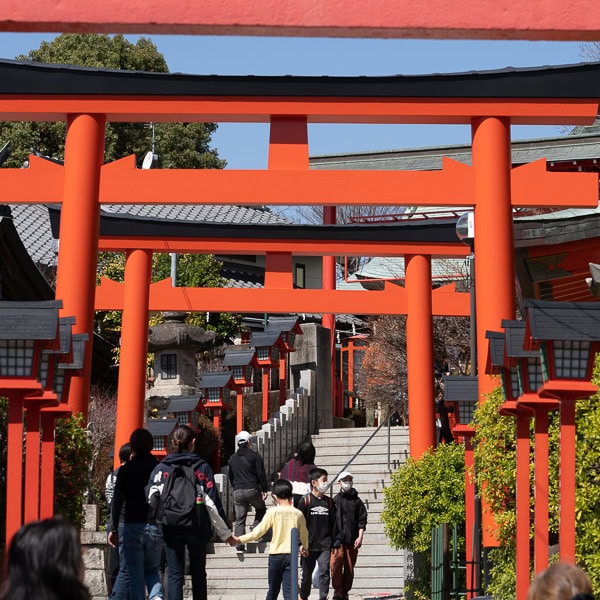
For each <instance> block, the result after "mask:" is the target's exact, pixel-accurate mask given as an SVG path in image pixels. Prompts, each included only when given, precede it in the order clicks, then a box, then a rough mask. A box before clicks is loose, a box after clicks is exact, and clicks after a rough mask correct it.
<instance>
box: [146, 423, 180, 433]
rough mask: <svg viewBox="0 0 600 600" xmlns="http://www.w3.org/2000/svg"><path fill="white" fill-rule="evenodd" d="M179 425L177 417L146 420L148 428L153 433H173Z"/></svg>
mask: <svg viewBox="0 0 600 600" xmlns="http://www.w3.org/2000/svg"><path fill="white" fill-rule="evenodd" d="M175 427H177V419H150V420H149V421H146V429H147V430H148V431H149V432H150V433H151V434H152V435H153V436H159V435H171V434H172V433H173V431H174V430H175Z"/></svg>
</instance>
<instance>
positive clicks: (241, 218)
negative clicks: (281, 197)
mask: <svg viewBox="0 0 600 600" xmlns="http://www.w3.org/2000/svg"><path fill="white" fill-rule="evenodd" d="M9 206H10V209H11V212H12V215H13V220H14V224H15V228H16V230H17V232H18V233H19V237H20V238H21V240H22V241H23V244H24V246H25V247H26V248H27V251H28V252H29V254H30V256H31V257H32V259H33V260H34V261H35V262H39V263H42V264H45V265H53V266H55V265H56V261H57V254H58V242H57V240H55V239H54V237H53V236H52V229H51V227H50V218H49V216H48V208H47V207H46V205H44V204H10V205H9ZM102 210H103V211H104V212H106V213H110V214H122V215H131V216H139V217H143V218H153V219H162V220H163V221H186V222H190V221H191V222H198V223H200V222H202V223H231V224H256V225H258V224H260V225H274V224H289V223H290V221H288V220H286V219H283V218H282V217H280V216H278V215H276V214H273V213H271V212H269V211H267V210H262V209H260V208H253V207H244V206H216V205H178V204H156V205H133V204H123V205H112V204H107V205H103V206H102ZM225 277H227V276H226V275H225ZM245 287H250V286H245Z"/></svg>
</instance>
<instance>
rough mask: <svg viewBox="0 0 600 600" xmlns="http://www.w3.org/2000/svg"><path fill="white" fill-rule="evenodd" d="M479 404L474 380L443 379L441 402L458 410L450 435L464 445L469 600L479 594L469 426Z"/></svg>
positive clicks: (477, 527)
mask: <svg viewBox="0 0 600 600" xmlns="http://www.w3.org/2000/svg"><path fill="white" fill-rule="evenodd" d="M478 401H479V393H478V383H477V377H474V376H456V377H445V378H444V402H452V403H454V405H455V407H456V408H457V409H458V415H456V420H457V424H456V425H455V426H454V427H453V428H452V434H453V435H454V437H455V438H457V439H458V441H460V440H461V439H462V440H463V441H464V445H465V551H466V574H467V586H466V588H467V589H466V593H467V595H466V598H467V600H471V598H473V597H474V596H478V595H479V592H480V591H481V581H480V579H481V578H480V569H478V568H476V565H477V563H478V562H479V561H480V560H481V533H480V530H481V523H478V521H477V519H476V514H475V513H476V508H475V496H476V490H475V481H474V478H473V470H474V468H475V459H474V446H473V437H474V436H475V430H474V429H473V427H472V426H471V425H470V423H471V421H472V420H473V412H474V410H475V407H476V405H477V404H478Z"/></svg>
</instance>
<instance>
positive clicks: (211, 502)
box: [147, 425, 231, 600]
mask: <svg viewBox="0 0 600 600" xmlns="http://www.w3.org/2000/svg"><path fill="white" fill-rule="evenodd" d="M195 442H196V433H195V432H194V430H193V429H192V428H191V427H188V426H187V425H180V426H178V427H176V428H175V431H174V432H173V435H172V441H171V443H172V447H173V453H171V454H167V456H165V458H164V459H163V461H162V462H161V463H159V464H158V465H157V466H156V468H155V469H154V471H152V473H151V475H150V480H149V483H148V486H147V498H148V502H149V504H150V506H151V508H152V509H153V512H154V514H155V516H156V521H157V522H158V523H159V524H160V525H162V531H163V538H164V547H165V555H166V558H167V567H168V575H167V596H168V598H169V600H183V584H184V571H185V549H186V548H187V549H188V553H189V557H190V573H191V576H192V595H193V600H207V593H208V592H207V582H206V546H207V544H208V542H209V540H210V538H211V537H212V534H213V528H214V532H215V534H216V535H217V536H218V537H220V538H221V539H222V540H224V541H228V542H229V543H231V528H230V527H229V526H228V525H227V518H226V516H225V511H224V510H223V505H222V503H221V499H220V497H219V492H218V490H217V487H216V485H215V479H214V476H213V472H212V469H211V468H210V465H209V464H208V463H207V462H206V461H205V460H203V459H202V458H200V456H198V454H196V453H194V451H193V450H194V444H195Z"/></svg>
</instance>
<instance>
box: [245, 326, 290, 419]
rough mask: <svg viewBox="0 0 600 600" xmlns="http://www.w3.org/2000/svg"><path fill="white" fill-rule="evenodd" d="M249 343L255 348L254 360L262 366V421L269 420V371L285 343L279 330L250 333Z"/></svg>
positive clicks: (283, 349)
mask: <svg viewBox="0 0 600 600" xmlns="http://www.w3.org/2000/svg"><path fill="white" fill-rule="evenodd" d="M250 344H251V345H252V346H254V348H255V350H256V361H257V362H258V364H259V366H260V367H262V422H263V423H266V422H267V421H268V420H269V373H270V371H271V369H272V368H273V367H274V366H275V365H276V364H277V362H278V360H279V354H280V353H281V352H285V344H284V342H283V340H282V339H281V332H279V331H258V332H254V333H252V337H251V338H250Z"/></svg>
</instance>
